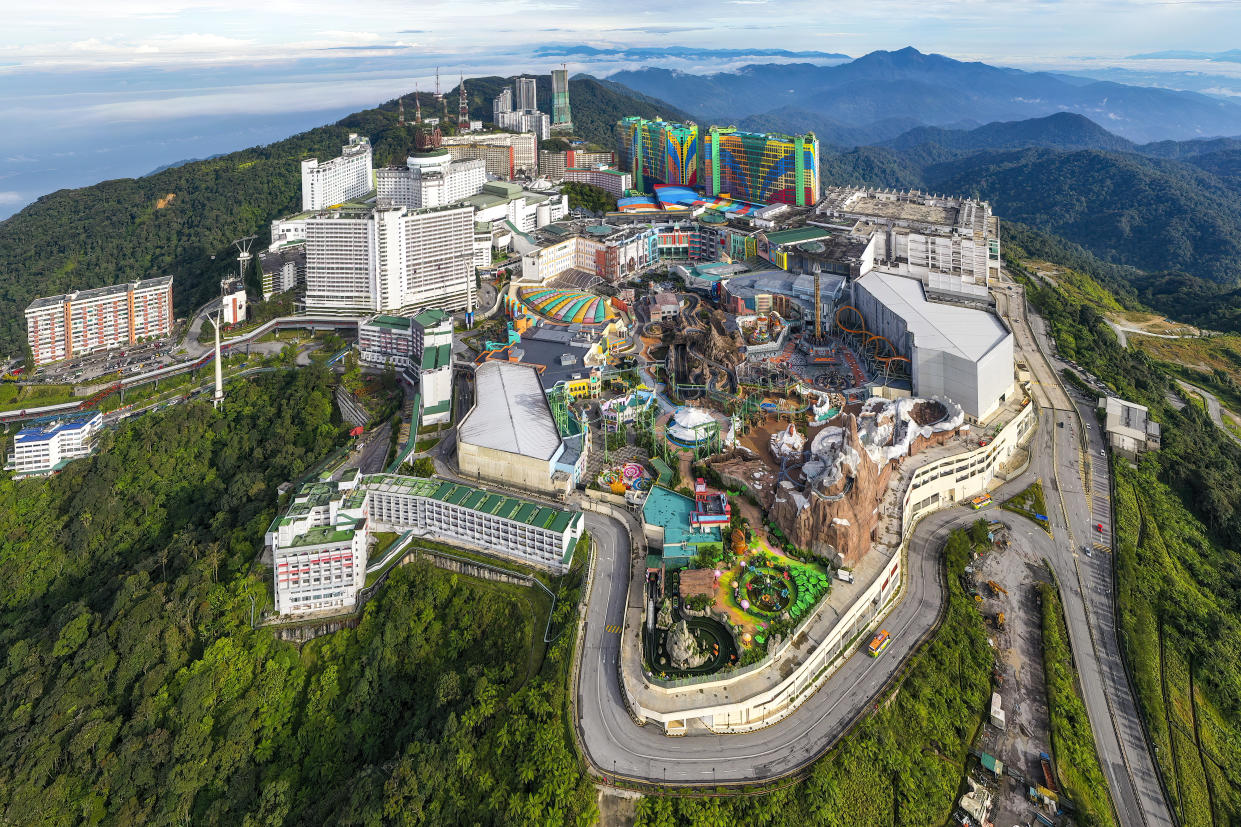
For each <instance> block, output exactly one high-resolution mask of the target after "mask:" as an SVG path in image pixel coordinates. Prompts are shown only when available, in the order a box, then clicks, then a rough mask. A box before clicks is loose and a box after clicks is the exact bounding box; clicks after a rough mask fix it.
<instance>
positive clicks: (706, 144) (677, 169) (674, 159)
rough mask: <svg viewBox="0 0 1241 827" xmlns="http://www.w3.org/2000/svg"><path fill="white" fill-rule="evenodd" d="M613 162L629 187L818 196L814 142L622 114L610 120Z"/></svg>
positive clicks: (787, 198) (741, 196) (750, 196)
mask: <svg viewBox="0 0 1241 827" xmlns="http://www.w3.org/2000/svg"><path fill="white" fill-rule="evenodd" d="M616 145H617V165H618V166H619V167H620V168H621V169H623V170H625V171H627V172H630V173H632V174H633V186H634V189H637V190H642V191H644V192H651V191H652V189H653V187H654V186H655V185H656V184H679V185H681V186H687V187H701V188H702V189H705V190H706V191H707V195H709V196H713V197H714V196H719V195H727V196H728V197H730V198H733V199H735V200H737V201H749V202H751V203H755V204H794V205H796V206H799V207H804V206H810V205H813V204H814V203H815V202H816V201H817V200H818V199H819V140H818V138H816V137H815V136H814V134H813V133H808V134H806V135H793V136H789V135H776V134H767V133H761V132H741V131H739V130H737V129H736V128H734V127H718V126H712V127H710V128H708V129H704V130H702V131H700V130H699V128H698V125H697V124H694V123H669V122H667V121H648V120H646V119H645V118H638V117H629V118H624V119H623V120H621V121H619V122H618V123H617V124H616Z"/></svg>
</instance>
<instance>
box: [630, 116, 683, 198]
mask: <svg viewBox="0 0 1241 827" xmlns="http://www.w3.org/2000/svg"><path fill="white" fill-rule="evenodd" d="M616 148H617V153H616V154H617V164H618V165H619V166H620V168H621V169H623V170H626V171H627V172H631V173H632V174H633V186H634V189H637V190H642V191H644V192H650V191H651V188H652V187H653V186H655V185H656V184H680V185H682V186H687V187H694V186H698V125H697V124H694V123H669V122H667V121H648V120H646V119H645V118H638V117H629V118H623V119H622V120H620V121H619V122H618V123H617V124H616Z"/></svg>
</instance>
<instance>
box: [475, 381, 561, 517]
mask: <svg viewBox="0 0 1241 827" xmlns="http://www.w3.org/2000/svg"><path fill="white" fill-rule="evenodd" d="M474 400H475V401H474V407H472V408H471V409H470V412H469V413H468V414H466V415H465V418H464V419H462V420H461V424H460V425H458V426H457V462H458V465H459V466H460V470H461V473H462V474H463V475H466V476H469V477H473V478H475V479H480V480H491V481H494V482H498V483H501V484H503V485H508V486H516V487H518V488H524V489H527V490H530V491H538V492H541V493H548V494H563V493H566V492H567V491H568V488H569V485H570V482H571V481H570V480H569V478H568V477H567V475H564V474H557V473H556V471H555V464H556V461H557V459H559V458H560V455H561V454H562V453H563V452H564V444H563V442H562V441H561V438H560V432H559V431H558V430H557V428H556V422H555V419H554V418H553V417H552V411H551V406H550V405H549V404H548V401H547V395H546V393H545V392H544V390H543V385H542V383H541V382H540V381H539V374H538V371H537V370H535V369H534V368H533V367H530V366H528V365H518V364H513V363H511V362H500V361H491V362H484V363H483V364H481V365H479V366H478V367H477V368H475V370H474Z"/></svg>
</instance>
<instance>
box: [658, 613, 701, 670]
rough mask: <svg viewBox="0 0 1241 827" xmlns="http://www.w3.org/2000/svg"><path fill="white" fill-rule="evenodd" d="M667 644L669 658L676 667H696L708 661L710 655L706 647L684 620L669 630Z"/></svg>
mask: <svg viewBox="0 0 1241 827" xmlns="http://www.w3.org/2000/svg"><path fill="white" fill-rule="evenodd" d="M665 646H666V648H667V649H668V658H669V659H670V660H671V661H672V666H673V668H675V669H696V668H698V667H699V666H702V665H703V664H704V663H706V662H707V658H708V657H710V653H709V652H707V651H706V647H704V646H702V645H701V644H700V643H699V642H698V641H697V639H695V637H694V633H693V632H691V631H690V630H689V624H688V623H686V622H685V621H684V620H679V621H677V622H676V623H675V624H673V626H672V630H671V631H670V632H668V638H667V641H666V643H665Z"/></svg>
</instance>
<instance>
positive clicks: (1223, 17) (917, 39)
mask: <svg viewBox="0 0 1241 827" xmlns="http://www.w3.org/2000/svg"><path fill="white" fill-rule="evenodd" d="M1238 32H1241V8H1239V5H1238V3H1236V2H1233V0H1071V1H1070V0H1066V1H1065V2H1059V1H1058V0H866V2H856V0H855V2H849V3H841V2H831V0H709V1H708V0H683V2H679V3H670V2H668V1H667V0H659V2H650V0H638V2H632V1H631V2H625V3H616V2H614V1H613V0H609V1H608V2H604V1H603V0H584V2H576V1H575V0H500V1H499V2H473V3H470V2H439V0H431V1H430V2H427V0H415V1H414V2H395V1H394V0H337V1H336V2H331V3H329V2H321V1H320V0H263V1H262V2H248V3H239V2H233V0H89V1H88V2H80V1H79V2H71V1H70V0H35V2H26V3H21V4H19V5H17V6H16V7H14V8H12V9H10V10H9V11H8V12H7V14H6V31H5V35H4V37H3V38H0V122H3V123H5V124H6V129H4V130H0V218H2V217H4V216H5V215H7V214H9V213H10V212H12V211H13V210H15V209H17V208H19V207H20V206H21V205H22V204H24V203H27V202H29V201H30V200H32V199H33V198H35V197H37V196H38V195H40V194H43V193H45V192H48V191H51V190H53V189H56V188H57V187H62V186H80V185H83V184H88V183H92V182H94V181H97V180H100V179H102V178H106V177H115V176H119V175H135V174H142V173H143V172H145V171H147V170H149V169H151V168H154V167H155V166H158V165H160V164H163V163H167V162H169V161H174V160H179V159H182V158H187V157H201V156H202V155H204V154H212V153H214V152H224V151H229V150H232V149H237V148H240V147H242V146H248V145H251V144H254V143H259V142H264V141H270V140H275V139H277V138H280V137H282V136H283V135H285V134H288V133H289V132H290V131H295V130H296V129H304V128H307V127H309V126H312V125H314V124H316V123H320V122H324V121H327V120H331V119H334V118H336V117H340V116H341V115H343V114H346V113H348V112H350V111H353V110H355V109H357V108H360V107H362V106H367V105H373V104H374V103H376V102H379V101H382V100H387V99H390V98H392V97H394V96H396V95H397V94H399V93H402V92H406V91H408V90H409V89H410V88H412V87H414V86H418V87H420V88H422V89H430V88H431V87H432V86H433V84H434V73H435V67H436V66H437V65H438V66H440V67H441V71H442V73H443V78H444V80H443V84H444V86H445V88H447V87H450V86H452V85H453V84H455V83H456V78H457V76H458V74H459V73H462V72H464V73H465V74H466V76H469V75H472V74H473V75H480V74H509V73H515V72H520V71H531V72H546V71H547V70H548V69H549V68H551V66H552V65H556V64H559V63H560V62H561V59H560V58H558V57H551V56H549V55H548V54H547V53H548V51H555V49H556V47H557V46H558V45H577V44H586V45H590V46H593V47H596V48H599V49H603V50H605V51H604V53H603V54H600V55H595V56H593V57H590V58H586V57H584V56H583V57H574V56H570V57H569V58H565V60H566V62H567V63H568V65H569V68H570V69H571V70H573V71H575V72H577V71H586V72H591V73H593V74H597V75H606V74H607V73H609V72H612V71H615V70H617V69H621V68H634V67H635V65H664V66H670V67H672V68H680V69H684V70H687V71H711V70H721V69H723V70H726V69H729V68H733V67H734V66H737V65H742V64H744V63H749V62H755V59H754V58H752V57H748V56H747V55H745V54H742V55H737V56H732V57H710V56H708V57H694V58H691V59H686V60H677V59H664V60H652V59H645V58H643V59H641V62H640V63H637V64H635V60H634V59H633V58H631V57H630V56H628V55H625V54H623V53H617V54H608V53H607V50H609V49H613V48H624V47H635V46H688V47H699V48H709V49H739V50H755V49H773V48H775V49H788V50H805V51H817V52H825V53H828V52H840V53H845V54H848V55H852V56H858V55H861V54H865V53H866V52H869V51H873V50H875V49H899V48H902V47H904V46H908V45H913V46H915V47H916V48H918V49H920V50H921V51H924V52H940V53H943V54H946V55H949V56H951V57H955V58H958V59H971V60H984V61H986V62H988V63H994V64H999V65H1007V66H1017V67H1022V68H1062V69H1068V70H1073V71H1084V72H1085V71H1096V72H1104V71H1110V72H1116V71H1121V72H1127V73H1129V74H1127V75H1126V76H1125V78H1124V79H1127V80H1128V81H1129V82H1147V83H1161V84H1167V85H1174V86H1177V87H1178V88H1196V89H1203V90H1207V91H1215V92H1217V93H1222V94H1229V95H1232V94H1237V95H1241V63H1233V64H1220V63H1207V62H1203V61H1133V60H1126V59H1125V56H1127V55H1131V54H1135V53H1141V52H1151V51H1157V50H1164V49H1194V50H1199V51H1208V52H1209V51H1217V50H1225V49H1229V48H1234V47H1236V46H1237V45H1238V41H1237V37H1236V35H1237V33H1238ZM762 60H763V61H764V62H766V61H767V60H768V58H762ZM1172 71H1179V72H1182V73H1184V74H1182V75H1180V76H1179V78H1178V77H1177V76H1173V75H1169V74H1168V73H1169V72H1172ZM1152 73H1154V74H1152ZM1216 76H1218V77H1220V78H1222V79H1224V80H1221V81H1220V82H1219V83H1217V82H1216V80H1215V78H1216ZM1169 78H1171V80H1169ZM1117 79H1122V78H1119V77H1118V78H1117ZM1217 87H1218V88H1217Z"/></svg>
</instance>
